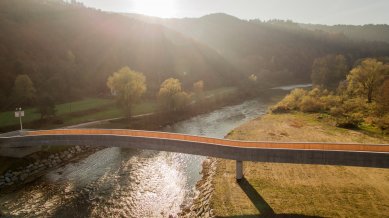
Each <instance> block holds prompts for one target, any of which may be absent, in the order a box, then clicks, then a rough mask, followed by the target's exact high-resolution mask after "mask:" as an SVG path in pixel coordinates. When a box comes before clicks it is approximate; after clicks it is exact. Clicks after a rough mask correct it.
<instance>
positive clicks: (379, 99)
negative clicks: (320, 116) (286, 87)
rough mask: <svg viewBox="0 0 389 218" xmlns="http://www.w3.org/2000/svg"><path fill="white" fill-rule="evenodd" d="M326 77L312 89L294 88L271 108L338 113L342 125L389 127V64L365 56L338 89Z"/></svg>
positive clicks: (273, 110)
mask: <svg viewBox="0 0 389 218" xmlns="http://www.w3.org/2000/svg"><path fill="white" fill-rule="evenodd" d="M326 59H327V57H326ZM341 59H342V58H339V56H338V60H340V61H338V63H340V62H343V60H341ZM335 63H336V61H335ZM315 64H316V62H315ZM335 65H336V64H335ZM334 69H339V68H337V67H335V68H334ZM343 69H344V68H342V70H343ZM321 72H324V71H321ZM328 72H330V71H328ZM339 72H340V71H339ZM315 73H316V72H315V71H314V72H313V74H315ZM323 75H325V74H323ZM313 78H314V76H313ZM322 78H325V77H322ZM322 81H324V83H318V82H317V81H316V82H315V83H314V84H315V85H316V86H315V88H313V89H312V90H310V91H307V90H304V89H295V90H293V91H292V92H291V93H290V94H289V95H287V96H286V97H285V98H284V99H283V100H282V101H280V102H279V103H278V104H277V105H276V106H274V107H273V108H272V109H271V110H272V112H275V113H281V112H288V111H293V110H297V111H303V112H322V113H328V114H329V115H332V116H333V117H335V118H336V122H337V125H338V126H343V127H357V126H358V125H359V124H361V123H362V122H367V123H369V124H373V125H376V126H378V127H379V128H381V129H382V130H385V129H388V128H389V64H384V63H383V62H381V61H378V60H377V59H372V58H368V59H364V60H361V61H360V63H359V64H358V65H357V66H355V67H354V68H353V69H351V70H350V71H349V73H348V74H347V75H345V80H343V81H341V82H340V84H339V85H338V87H337V89H336V90H331V89H328V87H331V86H332V85H333V83H330V84H331V86H327V84H328V83H326V82H327V81H328V80H322Z"/></svg>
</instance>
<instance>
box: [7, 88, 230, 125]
mask: <svg viewBox="0 0 389 218" xmlns="http://www.w3.org/2000/svg"><path fill="white" fill-rule="evenodd" d="M235 91H236V88H235V87H222V88H218V89H213V90H208V91H205V92H204V95H205V96H206V97H209V98H212V97H218V96H220V95H225V94H227V93H231V92H235ZM156 109H157V102H155V101H154V100H145V101H143V102H140V103H139V104H136V105H134V108H133V110H132V111H133V115H134V116H136V115H140V114H147V113H153V112H155V111H156ZM124 116H125V115H124V114H123V111H122V110H121V109H120V108H119V107H118V106H117V105H116V103H115V100H114V99H107V98H87V99H84V100H80V101H75V102H70V103H65V104H58V105H56V118H57V119H56V120H60V122H51V123H43V124H41V123H39V119H40V114H39V113H38V112H37V109H36V108H28V109H26V110H25V116H24V117H23V124H24V127H26V128H34V127H39V128H58V127H63V126H69V125H75V124H80V123H85V122H90V121H96V120H103V119H111V118H118V117H124ZM18 126H19V119H17V118H15V116H14V111H6V112H0V129H3V128H4V129H5V128H7V127H8V129H9V130H11V129H17V127H18Z"/></svg>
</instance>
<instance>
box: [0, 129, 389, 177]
mask: <svg viewBox="0 0 389 218" xmlns="http://www.w3.org/2000/svg"><path fill="white" fill-rule="evenodd" d="M42 145H48V146H58V145H79V146H86V145H95V146H112V147H125V148H134V149H148V150H157V151H168V152H179V153H187V154H194V155H202V156H211V157H218V158H224V159H231V160H236V179H241V178H243V161H256V162H274V163H298V164H322V165H342V166H360V167H376V168H389V144H369V145H368V144H340V143H308V142H307V143H300V142H299V143H282V142H261V141H236V140H227V139H217V138H208V137H201V136H192V135H184V134H176V133H166V132H151V131H141V130H120V129H56V130H37V131H25V132H23V134H21V135H14V136H0V148H12V149H15V148H16V149H18V148H20V149H22V148H29V147H34V146H42Z"/></svg>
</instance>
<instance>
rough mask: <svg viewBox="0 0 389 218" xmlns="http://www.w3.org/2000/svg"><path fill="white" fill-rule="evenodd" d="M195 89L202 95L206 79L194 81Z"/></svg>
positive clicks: (195, 91)
mask: <svg viewBox="0 0 389 218" xmlns="http://www.w3.org/2000/svg"><path fill="white" fill-rule="evenodd" d="M193 91H194V93H196V94H197V95H201V94H202V93H203V91H204V81H202V80H199V81H197V82H195V83H193Z"/></svg>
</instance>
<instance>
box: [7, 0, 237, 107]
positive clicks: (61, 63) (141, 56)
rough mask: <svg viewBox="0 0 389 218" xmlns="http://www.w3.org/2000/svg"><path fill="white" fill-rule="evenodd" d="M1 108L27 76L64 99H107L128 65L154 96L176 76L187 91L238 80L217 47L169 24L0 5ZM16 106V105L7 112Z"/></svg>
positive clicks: (32, 2) (52, 5)
mask: <svg viewBox="0 0 389 218" xmlns="http://www.w3.org/2000/svg"><path fill="white" fill-rule="evenodd" d="M0 30H1V32H0V76H1V80H0V105H1V106H3V108H4V107H7V105H8V104H12V102H10V101H7V99H8V100H9V99H10V96H11V92H12V86H13V82H14V81H15V78H16V76H17V75H19V74H27V75H28V76H29V77H30V78H31V80H32V82H33V83H34V86H35V87H36V89H37V92H38V95H39V93H48V94H50V95H53V97H55V99H56V100H57V101H64V100H70V99H74V98H76V97H81V96H83V95H88V94H94V95H97V94H99V93H109V91H108V88H107V86H106V81H107V78H108V76H109V75H110V74H112V73H113V72H115V71H117V70H118V69H120V68H121V67H123V66H129V67H130V68H132V69H134V70H137V71H140V72H142V73H144V74H145V76H146V80H147V86H148V92H149V95H150V96H155V93H156V91H157V89H159V86H160V84H161V82H162V81H164V80H165V79H167V78H169V77H175V78H178V79H180V80H181V81H182V83H183V84H184V86H185V87H192V84H193V82H196V81H198V80H204V81H205V83H206V85H207V87H209V88H211V87H217V86H220V85H226V84H230V83H231V81H235V80H236V79H235V78H233V73H236V70H234V68H233V67H231V66H230V64H229V63H228V62H226V61H225V60H224V58H223V57H222V56H220V55H219V54H218V53H217V52H215V51H214V50H213V49H211V48H209V47H208V46H206V45H204V44H202V43H199V42H196V41H195V40H193V39H191V38H189V37H187V36H184V35H182V34H180V33H177V32H176V31H173V30H170V29H168V28H166V27H164V26H161V25H156V24H149V23H144V22H142V21H139V20H135V19H130V18H128V17H125V16H122V15H119V14H114V13H106V12H101V11H98V10H94V9H88V8H85V7H83V6H82V5H78V4H72V5H71V4H66V3H64V2H62V1H59V0H46V1H44V0H1V1H0ZM9 107H10V106H9Z"/></svg>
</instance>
